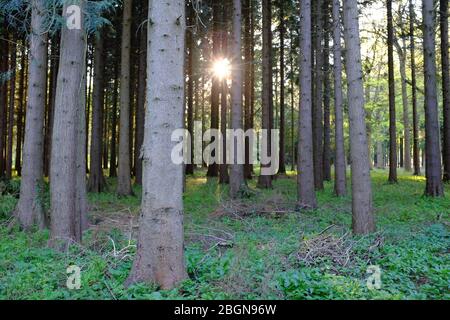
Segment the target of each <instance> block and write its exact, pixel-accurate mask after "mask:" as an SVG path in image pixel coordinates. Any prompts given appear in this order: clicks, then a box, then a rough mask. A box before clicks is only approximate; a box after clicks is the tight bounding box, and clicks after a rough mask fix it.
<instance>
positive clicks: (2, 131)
mask: <svg viewBox="0 0 450 320" xmlns="http://www.w3.org/2000/svg"><path fill="white" fill-rule="evenodd" d="M0 31H2V32H1V33H0V35H1V36H2V42H1V43H0V54H1V56H2V57H5V59H2V61H0V74H4V73H6V72H7V71H8V54H9V49H8V45H9V42H8V31H7V25H6V22H3V23H2V25H1V30H0ZM7 104H8V84H7V81H1V82H0V178H4V176H5V169H6V157H5V156H6V154H5V147H6V136H7V132H6V131H7V121H6V119H7V117H8V107H7Z"/></svg>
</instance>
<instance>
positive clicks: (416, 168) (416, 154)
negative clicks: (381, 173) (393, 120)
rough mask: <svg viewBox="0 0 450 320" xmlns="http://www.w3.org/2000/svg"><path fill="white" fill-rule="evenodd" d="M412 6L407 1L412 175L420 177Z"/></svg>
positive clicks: (411, 3)
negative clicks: (411, 110)
mask: <svg viewBox="0 0 450 320" xmlns="http://www.w3.org/2000/svg"><path fill="white" fill-rule="evenodd" d="M414 19H415V12H414V4H413V2H412V0H409V37H410V51H411V84H412V85H411V92H412V106H413V163H414V175H416V176H418V175H420V149H419V115H418V112H417V89H416V88H417V80H416V58H415V39H414V29H415V28H414Z"/></svg>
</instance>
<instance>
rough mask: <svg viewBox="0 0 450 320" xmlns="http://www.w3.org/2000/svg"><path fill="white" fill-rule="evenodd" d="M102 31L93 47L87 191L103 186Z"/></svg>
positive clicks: (96, 189) (103, 68)
mask: <svg viewBox="0 0 450 320" xmlns="http://www.w3.org/2000/svg"><path fill="white" fill-rule="evenodd" d="M103 37H104V32H100V34H99V35H98V36H97V37H96V39H95V48H94V87H93V99H92V131H91V154H90V166H89V167H90V171H89V180H88V190H89V192H94V193H100V192H102V191H103V190H104V187H105V183H106V182H105V177H104V176H103V166H102V153H103V108H104V97H105V93H104V92H105V79H104V73H105V60H104V59H105V57H104V55H105V52H104V41H103Z"/></svg>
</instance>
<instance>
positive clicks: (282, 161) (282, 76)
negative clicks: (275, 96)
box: [278, 1, 286, 174]
mask: <svg viewBox="0 0 450 320" xmlns="http://www.w3.org/2000/svg"><path fill="white" fill-rule="evenodd" d="M284 5H285V4H284V1H279V7H280V12H279V13H280V160H279V161H280V168H279V169H278V173H279V174H286V160H285V156H286V143H285V137H286V120H285V112H286V111H285V102H284V101H285V99H284V98H285V85H284V81H285V62H284V61H285V60H284V38H285V33H286V30H285V29H286V27H285V21H284Z"/></svg>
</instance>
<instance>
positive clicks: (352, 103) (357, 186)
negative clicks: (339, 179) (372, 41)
mask: <svg viewBox="0 0 450 320" xmlns="http://www.w3.org/2000/svg"><path fill="white" fill-rule="evenodd" d="M344 30H345V31H344V35H345V44H346V51H345V55H346V70H347V83H348V101H349V110H348V113H349V125H350V156H351V162H352V163H351V168H352V213H353V219H352V220H353V222H352V228H353V233H354V234H367V233H371V232H374V231H375V221H374V217H373V212H372V210H373V209H372V185H371V181H370V166H369V156H368V149H367V133H366V124H365V112H364V89H363V82H362V79H363V75H362V66H361V44H360V38H359V18H358V2H357V0H346V1H344Z"/></svg>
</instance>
